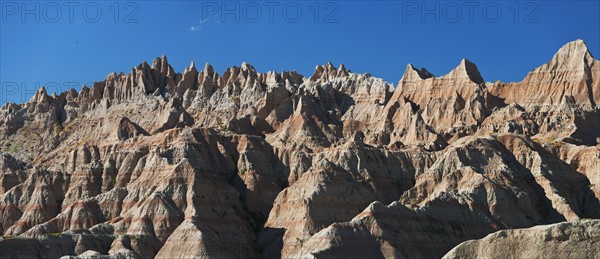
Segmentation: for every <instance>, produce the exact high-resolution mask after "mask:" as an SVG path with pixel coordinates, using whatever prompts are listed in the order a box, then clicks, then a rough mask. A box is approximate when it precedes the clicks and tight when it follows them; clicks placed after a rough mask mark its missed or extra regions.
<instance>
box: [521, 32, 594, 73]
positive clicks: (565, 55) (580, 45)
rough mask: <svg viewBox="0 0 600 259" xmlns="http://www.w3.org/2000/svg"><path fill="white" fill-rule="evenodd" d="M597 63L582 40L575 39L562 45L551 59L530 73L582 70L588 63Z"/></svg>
mask: <svg viewBox="0 0 600 259" xmlns="http://www.w3.org/2000/svg"><path fill="white" fill-rule="evenodd" d="M594 61H597V60H596V59H594V57H593V56H592V54H591V53H590V51H589V49H588V47H587V45H586V44H585V42H584V41H583V40H580V39H577V40H574V41H571V42H568V43H567V44H565V45H563V46H562V47H561V48H560V49H559V50H558V51H557V52H556V53H555V54H554V56H553V57H552V59H551V60H550V61H549V62H548V63H546V64H544V65H542V66H540V67H538V68H536V69H534V70H533V71H532V72H534V73H535V72H538V73H539V72H548V71H570V70H584V69H585V68H586V66H589V64H590V63H592V62H594Z"/></svg>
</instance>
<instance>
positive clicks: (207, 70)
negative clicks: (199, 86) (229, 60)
mask: <svg viewBox="0 0 600 259" xmlns="http://www.w3.org/2000/svg"><path fill="white" fill-rule="evenodd" d="M202 72H204V74H206V75H212V74H214V73H215V69H214V68H213V66H212V65H211V64H209V63H208V62H206V64H204V69H202Z"/></svg>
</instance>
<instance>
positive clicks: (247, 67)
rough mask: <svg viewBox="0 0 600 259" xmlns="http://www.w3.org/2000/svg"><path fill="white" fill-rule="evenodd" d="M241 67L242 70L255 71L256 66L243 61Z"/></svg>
mask: <svg viewBox="0 0 600 259" xmlns="http://www.w3.org/2000/svg"><path fill="white" fill-rule="evenodd" d="M240 68H241V69H242V71H255V70H254V67H253V66H252V65H250V64H249V63H248V62H246V61H244V62H242V66H241V67H240Z"/></svg>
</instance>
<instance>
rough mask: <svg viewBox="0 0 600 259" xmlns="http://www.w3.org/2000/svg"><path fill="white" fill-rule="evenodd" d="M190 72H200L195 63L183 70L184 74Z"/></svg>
mask: <svg viewBox="0 0 600 259" xmlns="http://www.w3.org/2000/svg"><path fill="white" fill-rule="evenodd" d="M189 72H194V73H196V72H198V70H197V69H196V64H195V63H194V61H192V63H191V64H190V66H189V67H186V68H185V69H184V70H183V73H184V74H186V73H189Z"/></svg>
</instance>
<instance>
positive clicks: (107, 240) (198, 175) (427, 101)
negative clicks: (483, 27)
mask: <svg viewBox="0 0 600 259" xmlns="http://www.w3.org/2000/svg"><path fill="white" fill-rule="evenodd" d="M200 68H201V67H199V68H197V67H196V65H195V64H194V63H193V62H192V63H191V64H190V66H189V67H187V68H185V69H184V71H183V72H182V73H177V72H175V70H174V69H173V68H172V67H171V66H170V65H169V62H168V60H167V58H166V57H165V56H162V57H160V58H157V59H155V60H154V61H153V62H152V64H151V65H150V64H148V63H146V62H143V63H141V64H140V65H138V66H136V67H134V68H132V69H131V71H130V72H129V73H118V74H117V73H114V72H113V73H110V74H109V75H108V76H107V77H106V78H105V79H104V80H103V81H100V82H96V83H94V84H92V85H91V86H84V87H83V88H82V89H81V90H80V91H76V90H74V89H71V90H69V91H67V92H64V93H57V94H53V95H49V94H48V93H47V92H46V90H45V89H44V88H43V87H42V88H40V89H39V90H38V91H37V92H36V93H35V95H34V96H33V97H32V98H31V99H30V100H29V101H28V102H26V103H24V104H14V103H7V104H4V105H3V106H2V107H0V214H1V215H2V217H0V231H2V235H3V236H2V239H1V240H0V249H1V250H0V257H2V258H4V257H6V258H12V257H31V258H59V257H62V256H65V257H76V256H78V257H82V258H84V257H93V256H98V255H104V256H111V257H128V258H129V257H130V258H154V257H156V258H192V257H205V258H415V257H420V258H431V257H436V258H439V257H442V256H444V255H445V254H446V257H448V258H456V257H460V258H463V257H467V258H470V257H482V256H483V257H485V256H493V255H494V254H496V253H498V251H500V250H502V251H504V249H505V247H506V246H509V247H510V248H511V249H510V252H511V253H513V254H510V255H509V256H513V257H538V256H540V255H541V254H539V253H541V252H547V253H552V254H556V255H557V256H561V255H568V256H571V255H576V257H578V258H586V257H588V258H593V257H594V256H595V255H596V254H597V251H596V250H595V249H596V248H595V246H594V244H596V243H598V242H600V237H599V236H598V235H597V234H598V233H596V232H597V231H596V229H597V228H598V223H597V221H594V220H581V219H583V218H594V219H598V218H600V202H599V198H600V162H599V161H600V148H599V145H600V144H599V143H598V139H600V108H599V107H598V103H600V84H599V83H598V82H600V73H599V72H600V61H598V60H596V59H594V58H593V57H592V55H591V54H590V53H589V51H588V50H587V47H586V45H585V43H584V42H583V41H581V40H576V41H574V42H570V43H567V44H566V45H565V46H564V47H563V48H561V49H560V50H559V51H558V52H557V53H556V55H555V56H554V57H553V58H552V60H551V61H550V62H549V63H547V64H545V65H542V66H541V67H539V68H537V69H535V70H533V71H532V72H530V73H529V74H528V75H527V77H526V78H525V79H524V80H523V81H521V82H517V83H504V82H495V83H487V82H485V81H484V77H483V75H485V74H484V73H481V72H480V71H479V70H478V68H477V66H476V65H475V64H474V63H473V62H471V61H469V60H467V59H463V60H462V61H460V62H459V64H458V66H457V67H456V68H455V69H453V70H452V71H450V72H449V73H448V74H446V75H443V76H440V77H436V76H434V75H433V74H431V73H430V72H429V71H427V69H425V68H421V69H417V68H415V67H414V66H413V65H408V66H407V67H406V69H405V72H404V75H403V76H402V79H401V80H400V81H399V82H398V84H397V86H396V87H394V86H393V85H392V84H389V83H387V82H385V81H384V80H382V79H380V78H376V77H373V76H372V75H370V74H368V73H364V74H360V73H355V72H352V71H351V70H349V69H348V68H346V67H345V66H344V65H340V66H339V67H335V66H334V65H333V64H331V63H328V64H326V65H323V66H317V67H316V68H315V72H314V73H313V74H312V75H311V76H308V77H304V76H302V75H300V74H298V73H296V72H295V71H289V72H288V71H283V72H280V73H278V72H267V73H260V72H257V71H256V69H255V68H254V67H253V66H252V65H250V64H248V63H243V64H241V66H239V67H238V66H233V67H231V68H228V69H226V70H225V71H224V72H223V73H222V74H219V73H217V72H216V71H215V70H214V69H213V67H212V66H211V65H210V64H206V65H205V66H204V68H202V69H200ZM482 72H484V71H482ZM560 222H563V223H560ZM547 224H555V225H550V226H543V227H542V226H539V227H536V226H538V225H547ZM517 228H518V229H523V230H515V229H517ZM491 233H495V234H491ZM490 234H491V235H490ZM486 236H487V237H486ZM584 237H585V238H584ZM473 239H480V240H477V241H467V240H473ZM522 240H527V242H524V241H522ZM465 241H467V242H465ZM524 243H527V245H526V246H525V245H524ZM457 245H458V246H457ZM454 247H455V248H454ZM453 248H454V249H453ZM449 251H450V252H449ZM570 251H571V252H572V253H571V252H570Z"/></svg>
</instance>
